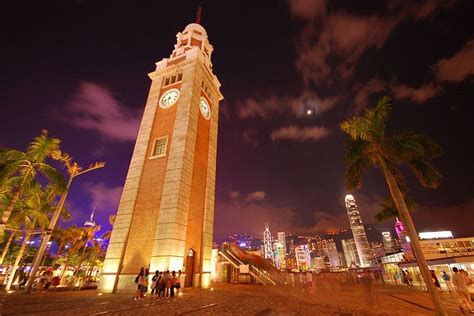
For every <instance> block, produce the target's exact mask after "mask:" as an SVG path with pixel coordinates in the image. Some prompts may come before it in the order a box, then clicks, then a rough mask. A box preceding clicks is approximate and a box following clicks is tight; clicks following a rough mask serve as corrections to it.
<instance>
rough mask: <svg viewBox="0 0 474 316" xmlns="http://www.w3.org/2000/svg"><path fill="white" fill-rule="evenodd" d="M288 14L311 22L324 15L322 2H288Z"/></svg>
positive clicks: (324, 10) (303, 0) (315, 0)
mask: <svg viewBox="0 0 474 316" xmlns="http://www.w3.org/2000/svg"><path fill="white" fill-rule="evenodd" d="M288 7H289V9H290V14H291V15H292V16H294V17H297V18H300V19H303V20H312V19H314V18H316V17H319V16H321V15H324V14H325V13H326V1H324V0H288Z"/></svg>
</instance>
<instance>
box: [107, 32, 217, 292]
mask: <svg viewBox="0 0 474 316" xmlns="http://www.w3.org/2000/svg"><path fill="white" fill-rule="evenodd" d="M176 38H177V43H176V44H175V46H174V50H173V52H172V53H171V55H170V57H169V58H164V59H162V60H161V61H159V62H157V63H156V69H155V71H153V72H151V73H150V74H148V76H149V77H150V79H151V87H150V92H149V94H148V99H147V102H146V105H145V110H144V113H143V118H142V121H141V124H140V129H139V132H138V136H137V141H136V143H135V148H134V150H133V155H132V159H131V162H130V166H129V169H128V174H127V178H126V180H125V185H124V188H123V192H122V196H121V199H120V205H119V208H118V211H117V217H116V220H115V223H114V227H113V230H112V235H111V238H110V243H109V246H108V249H107V254H106V256H105V261H104V266H103V268H102V276H101V279H100V284H99V290H100V291H102V292H131V291H135V290H136V284H135V283H134V281H135V277H136V275H137V274H138V272H139V270H140V268H142V267H144V268H149V269H150V273H151V274H153V273H154V272H155V271H156V270H160V271H166V270H169V271H173V270H174V271H176V272H178V270H181V271H182V272H183V274H182V279H181V286H188V287H189V286H193V287H202V288H207V287H209V286H210V281H211V275H210V271H211V251H212V242H213V225H214V195H215V179H216V153H217V126H218V125H217V124H218V117H219V101H220V100H221V99H222V98H223V97H222V94H221V93H220V91H219V88H220V83H219V80H218V79H217V77H216V76H215V75H214V73H213V69H212V63H211V54H212V51H213V47H212V45H211V44H210V43H209V41H208V37H207V32H206V30H205V29H204V28H203V27H202V26H201V25H200V24H198V23H192V24H189V25H188V26H186V28H185V29H184V31H183V32H180V33H178V34H177V35H176Z"/></svg>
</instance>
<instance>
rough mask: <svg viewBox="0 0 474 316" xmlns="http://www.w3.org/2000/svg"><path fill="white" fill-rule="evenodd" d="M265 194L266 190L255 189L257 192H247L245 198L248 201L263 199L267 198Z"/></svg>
mask: <svg viewBox="0 0 474 316" xmlns="http://www.w3.org/2000/svg"><path fill="white" fill-rule="evenodd" d="M265 196H266V193H265V192H264V191H255V192H252V193H249V194H247V197H246V198H245V200H246V201H247V202H251V201H263V200H265Z"/></svg>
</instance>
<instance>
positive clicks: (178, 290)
mask: <svg viewBox="0 0 474 316" xmlns="http://www.w3.org/2000/svg"><path fill="white" fill-rule="evenodd" d="M174 288H175V289H176V295H179V293H180V292H181V270H178V275H177V276H176V283H175V286H174Z"/></svg>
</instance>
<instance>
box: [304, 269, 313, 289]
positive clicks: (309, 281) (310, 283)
mask: <svg viewBox="0 0 474 316" xmlns="http://www.w3.org/2000/svg"><path fill="white" fill-rule="evenodd" d="M306 286H307V288H308V291H309V292H310V293H313V275H312V274H311V271H308V272H307V273H306Z"/></svg>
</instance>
